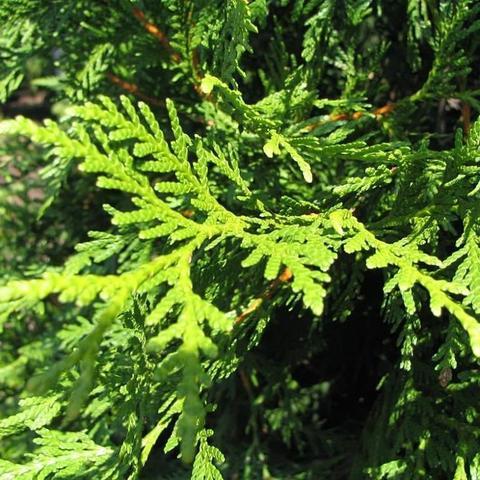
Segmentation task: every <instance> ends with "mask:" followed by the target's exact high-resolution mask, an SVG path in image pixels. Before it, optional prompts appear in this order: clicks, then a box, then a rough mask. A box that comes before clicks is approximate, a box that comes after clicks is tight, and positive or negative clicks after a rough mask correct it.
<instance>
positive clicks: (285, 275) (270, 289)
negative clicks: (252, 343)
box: [235, 267, 293, 325]
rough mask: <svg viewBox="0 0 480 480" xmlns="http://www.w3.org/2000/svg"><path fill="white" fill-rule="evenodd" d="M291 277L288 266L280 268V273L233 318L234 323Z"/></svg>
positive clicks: (257, 306) (250, 311)
mask: <svg viewBox="0 0 480 480" xmlns="http://www.w3.org/2000/svg"><path fill="white" fill-rule="evenodd" d="M292 277H293V273H292V271H291V270H290V269H289V268H288V267H285V268H284V269H283V270H282V273H280V275H279V276H278V277H277V278H276V279H275V280H273V281H272V282H271V283H270V285H269V286H268V287H267V288H266V290H265V291H264V292H263V293H262V294H261V295H260V296H259V297H257V298H254V299H253V300H252V301H251V302H250V304H249V305H248V307H247V308H246V309H245V310H243V311H242V312H241V313H239V314H238V315H237V317H236V318H235V324H236V325H238V324H240V323H242V322H243V321H244V320H245V319H246V318H247V317H248V316H249V315H250V314H252V313H253V312H255V310H258V308H260V306H261V305H262V303H263V302H264V301H265V300H270V299H271V298H272V296H273V294H274V293H275V291H276V290H277V289H278V287H279V286H280V285H281V284H282V283H286V282H288V281H290V280H291V279H292Z"/></svg>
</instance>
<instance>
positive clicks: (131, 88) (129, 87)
mask: <svg viewBox="0 0 480 480" xmlns="http://www.w3.org/2000/svg"><path fill="white" fill-rule="evenodd" d="M107 78H108V79H109V80H110V81H111V82H112V83H114V84H115V85H118V86H119V87H120V88H121V89H122V90H125V91H126V92H128V93H131V94H132V95H135V96H136V97H138V98H140V99H142V100H144V101H145V102H147V103H150V104H152V105H156V106H158V107H162V106H164V105H165V102H163V101H162V100H159V99H158V98H154V97H150V96H149V95H145V94H144V93H142V91H141V90H140V88H139V86H138V85H137V84H136V83H131V82H127V81H126V80H123V79H121V78H120V77H118V76H117V75H115V74H113V73H111V72H107Z"/></svg>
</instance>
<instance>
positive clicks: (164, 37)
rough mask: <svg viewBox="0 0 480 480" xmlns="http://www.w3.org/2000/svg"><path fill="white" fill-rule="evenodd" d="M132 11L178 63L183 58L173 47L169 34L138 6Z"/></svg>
mask: <svg viewBox="0 0 480 480" xmlns="http://www.w3.org/2000/svg"><path fill="white" fill-rule="evenodd" d="M132 13H133V16H134V17H135V18H136V19H137V20H138V21H139V22H140V23H141V24H142V26H143V28H144V29H145V30H146V31H147V32H148V33H149V34H150V35H152V36H154V37H155V38H156V39H157V40H158V41H159V42H160V44H161V45H162V47H163V48H164V49H165V50H166V51H167V52H168V53H169V54H170V58H171V59H172V60H173V61H174V62H176V63H178V62H179V61H180V60H181V58H180V54H179V53H178V52H176V51H175V50H174V49H173V47H172V45H171V44H170V40H169V39H168V37H167V35H166V34H165V33H164V32H162V30H160V28H158V27H157V26H156V25H155V24H154V23H152V22H150V21H149V20H147V17H146V16H145V14H144V13H143V12H142V11H141V10H140V9H139V8H138V7H134V8H133V9H132Z"/></svg>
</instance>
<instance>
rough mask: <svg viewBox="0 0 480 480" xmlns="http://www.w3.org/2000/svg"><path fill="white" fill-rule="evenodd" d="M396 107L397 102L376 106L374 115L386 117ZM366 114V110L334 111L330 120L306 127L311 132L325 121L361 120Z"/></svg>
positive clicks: (326, 121) (378, 117)
mask: <svg viewBox="0 0 480 480" xmlns="http://www.w3.org/2000/svg"><path fill="white" fill-rule="evenodd" d="M394 109H395V104H394V103H387V104H385V105H384V106H383V107H379V108H376V109H375V110H373V112H372V113H373V115H375V117H376V118H377V119H380V118H382V117H385V116H387V115H389V114H390V113H392V112H393V110H394ZM364 115H365V112H360V111H359V112H353V113H332V114H330V115H329V117H328V120H323V121H321V122H316V123H313V124H312V125H309V126H308V127H306V128H305V130H307V131H308V132H311V131H312V130H315V128H317V127H319V126H320V125H324V124H325V123H328V122H338V121H340V120H359V119H360V118H362V117H363V116H364Z"/></svg>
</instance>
